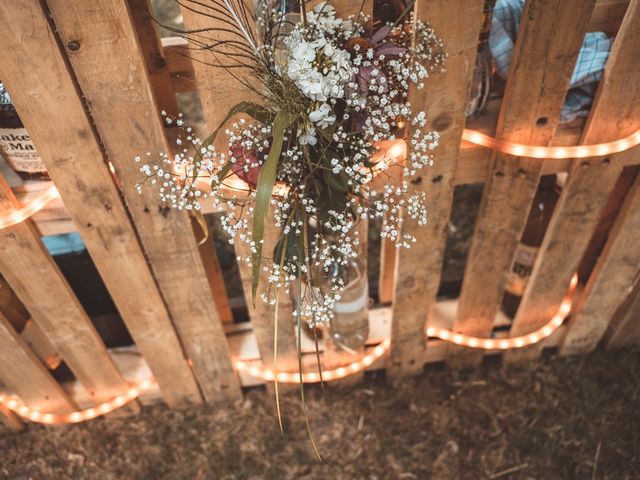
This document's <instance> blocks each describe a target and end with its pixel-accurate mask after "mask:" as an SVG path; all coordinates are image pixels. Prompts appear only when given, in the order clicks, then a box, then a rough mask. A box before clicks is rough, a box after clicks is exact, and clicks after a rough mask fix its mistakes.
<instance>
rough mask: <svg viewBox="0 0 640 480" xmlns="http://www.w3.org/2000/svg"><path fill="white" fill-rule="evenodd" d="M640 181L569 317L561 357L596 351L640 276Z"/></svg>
mask: <svg viewBox="0 0 640 480" xmlns="http://www.w3.org/2000/svg"><path fill="white" fill-rule="evenodd" d="M638 238H640V177H639V178H636V181H635V182H634V185H633V187H632V188H631V191H630V192H629V194H628V195H627V199H626V201H625V203H624V206H623V207H622V210H621V211H620V214H619V215H618V218H617V220H616V224H615V225H614V226H613V228H612V230H611V233H610V234H609V241H608V242H607V244H606V246H605V249H604V251H603V252H602V254H601V255H600V258H599V261H598V263H597V265H596V267H595V269H594V271H593V273H592V274H591V277H590V278H589V282H588V283H587V286H586V288H585V290H584V293H583V295H582V297H581V300H580V303H579V304H578V305H577V306H576V308H575V309H574V313H573V314H572V315H571V321H570V322H569V326H568V328H567V336H566V337H565V338H564V340H563V342H562V345H561V347H560V354H561V355H571V354H579V353H587V352H590V351H591V350H593V349H595V348H596V346H597V345H598V343H599V342H600V339H601V338H602V336H603V335H604V333H605V331H606V330H607V327H608V325H609V323H610V322H611V320H612V318H613V316H614V314H615V313H616V310H617V309H618V307H619V305H620V303H621V301H622V300H623V299H624V293H625V292H626V291H628V290H629V288H630V286H631V285H633V282H634V280H635V279H636V278H637V277H638V275H640V247H639V246H638Z"/></svg>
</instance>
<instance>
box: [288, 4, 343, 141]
mask: <svg viewBox="0 0 640 480" xmlns="http://www.w3.org/2000/svg"><path fill="white" fill-rule="evenodd" d="M306 20H307V21H306V25H305V24H304V23H299V24H298V25H296V27H295V28H294V29H293V31H292V32H291V34H290V35H289V37H288V38H287V39H286V40H285V41H284V44H285V45H286V47H287V49H288V57H287V61H286V75H287V77H288V78H289V79H291V80H292V81H293V82H294V83H295V85H296V86H297V87H298V88H299V89H300V91H301V92H302V94H303V95H305V96H306V97H308V98H309V99H311V100H313V102H314V106H315V109H314V110H311V111H309V112H308V113H309V121H310V124H308V125H306V126H305V128H304V129H302V130H301V131H300V132H299V140H300V142H301V143H302V144H303V145H305V144H310V145H315V144H316V143H317V138H316V135H315V128H314V127H318V128H321V129H322V128H326V127H328V126H330V125H333V123H334V122H335V121H336V116H335V115H334V114H333V111H332V109H331V106H330V105H329V103H327V102H330V103H331V104H335V100H336V99H340V98H344V97H345V87H346V85H347V84H348V83H349V81H350V80H351V79H352V78H353V76H354V74H355V68H354V66H353V65H352V63H351V59H350V55H349V52H347V51H346V50H344V49H343V48H340V47H339V46H338V45H337V44H336V42H335V39H336V36H337V37H338V38H349V37H351V35H352V34H353V25H352V23H351V22H350V21H345V20H342V19H340V18H336V15H335V9H334V8H333V7H332V6H331V5H329V4H328V3H327V2H321V3H319V4H318V5H316V7H315V8H314V10H313V11H312V12H308V13H307V17H306Z"/></svg>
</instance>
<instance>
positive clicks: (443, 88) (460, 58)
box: [387, 0, 483, 377]
mask: <svg viewBox="0 0 640 480" xmlns="http://www.w3.org/2000/svg"><path fill="white" fill-rule="evenodd" d="M482 6H483V2H482V0H464V1H460V2H457V4H456V12H455V14H453V13H452V12H451V2H449V1H447V0H434V1H426V0H419V1H418V2H416V6H415V9H416V10H415V12H416V15H415V16H416V18H418V19H421V20H424V21H427V22H429V23H430V24H431V26H432V27H433V28H434V29H435V31H436V33H437V34H438V35H439V36H440V37H442V39H443V41H444V44H445V45H446V49H447V52H448V53H449V57H448V58H447V61H446V69H447V71H446V73H445V74H443V75H439V74H434V75H432V77H431V78H429V79H427V80H426V81H425V87H424V89H423V90H417V89H413V90H412V91H411V93H410V102H411V105H412V107H413V110H414V111H415V112H417V111H419V110H424V111H426V112H427V119H428V127H429V128H431V129H434V130H437V131H438V132H439V133H440V145H439V147H438V149H437V150H436V152H435V161H434V165H433V166H432V167H429V168H428V169H426V170H425V171H424V172H420V174H419V175H418V176H417V177H416V178H412V179H411V183H412V185H413V189H414V191H424V192H426V194H427V198H428V209H429V211H430V212H431V214H430V216H429V222H428V223H427V225H426V226H424V227H418V226H413V225H412V223H411V222H407V225H406V227H405V228H406V231H407V233H410V234H412V235H414V236H415V237H416V238H417V240H418V241H417V243H415V244H414V245H413V246H412V247H411V248H410V249H402V250H400V251H399V252H398V265H397V267H396V268H397V279H396V291H395V303H394V305H393V320H392V344H391V361H390V362H389V367H388V369H387V371H388V373H389V375H390V376H392V377H393V376H399V375H403V374H410V373H418V372H420V371H421V370H422V358H423V353H424V348H425V340H426V339H425V322H426V321H427V319H428V318H429V317H430V315H431V311H432V309H433V306H434V305H435V299H436V294H437V291H438V284H439V282H440V272H441V269H442V262H443V257H444V247H445V239H446V232H445V228H446V226H447V222H448V220H449V212H450V210H451V203H452V200H453V176H454V173H455V166H456V159H457V157H458V151H459V148H460V139H461V136H462V130H463V128H464V123H465V114H464V112H465V106H466V101H467V95H468V91H469V85H470V81H471V76H472V73H473V65H474V61H475V55H476V47H477V45H478V35H479V33H480V27H481V23H482V22H481V20H482Z"/></svg>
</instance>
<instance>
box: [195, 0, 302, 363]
mask: <svg viewBox="0 0 640 480" xmlns="http://www.w3.org/2000/svg"><path fill="white" fill-rule="evenodd" d="M245 3H251V2H249V1H248V0H247V1H245ZM187 7H197V6H196V5H194V4H193V3H187V4H186V6H185V5H183V8H182V14H183V16H184V21H185V26H186V28H187V30H198V29H203V28H204V29H206V28H221V27H222V24H221V23H220V22H219V21H216V20H215V19H212V18H208V17H205V16H203V15H201V14H198V13H196V12H194V11H192V10H190V9H189V8H187ZM198 9H199V10H200V11H206V9H205V8H202V7H200V8H198ZM201 35H202V36H201V37H198V39H199V40H200V41H205V39H208V41H210V42H211V41H215V40H221V39H222V38H223V36H224V35H225V32H206V33H204V34H201ZM190 55H191V57H192V58H193V59H194V62H193V67H194V71H195V75H196V80H197V83H198V85H199V91H200V98H201V100H202V106H203V109H204V115H205V119H206V122H207V126H208V127H209V130H212V129H214V128H217V127H218V126H219V125H220V123H221V122H222V120H223V119H224V118H225V116H226V115H227V112H228V111H229V110H230V109H231V107H233V106H234V105H236V104H237V103H239V102H241V101H245V100H253V101H260V99H259V98H257V96H256V93H255V92H252V91H251V90H249V89H248V88H246V87H245V86H244V85H242V84H241V83H240V82H239V81H238V80H236V79H235V78H234V77H233V76H232V75H231V74H230V73H228V72H227V71H225V70H223V69H221V68H216V67H212V66H209V65H206V64H205V63H206V62H208V63H211V62H212V59H213V58H214V57H213V56H212V54H211V53H210V52H202V51H200V52H198V51H192V52H190ZM233 70H234V73H235V74H236V75H240V76H242V77H243V78H244V79H245V80H247V79H249V78H250V77H249V74H248V73H247V72H242V71H240V69H233ZM216 145H217V147H218V149H219V151H222V152H224V151H227V150H228V145H227V139H226V138H225V136H224V135H220V136H219V138H218V142H217V144H216ZM269 215H270V216H271V220H268V221H267V222H266V224H265V231H264V244H263V252H264V255H265V256H268V257H270V256H271V252H273V248H274V246H275V244H276V242H277V240H278V239H279V237H280V235H281V233H280V231H279V230H278V229H277V228H276V226H275V224H274V222H273V220H272V218H273V217H272V216H273V212H270V213H269ZM235 248H236V252H237V254H238V255H241V256H246V255H249V253H250V252H249V251H248V249H247V246H246V244H243V243H242V242H240V241H236V243H235ZM238 267H239V271H240V277H241V279H242V285H243V290H244V295H245V300H246V302H247V307H248V311H249V318H250V320H251V323H252V325H253V329H254V331H255V333H256V338H257V340H258V347H259V349H260V353H261V355H262V358H263V361H264V362H265V364H266V365H268V366H269V365H271V363H272V359H273V337H274V308H273V307H272V306H269V305H266V304H265V303H264V302H263V301H262V300H261V299H260V298H256V307H255V309H254V308H253V307H252V305H251V303H252V302H251V268H250V266H248V265H247V264H246V262H243V261H241V262H239V265H238ZM260 284H261V286H262V288H264V286H265V284H266V276H265V274H264V272H261V280H260ZM259 293H260V292H259ZM278 322H279V323H278V349H279V355H278V356H279V362H278V365H279V368H280V369H282V370H284V369H286V368H289V367H290V366H291V365H295V362H294V361H293V360H294V359H295V352H296V347H295V338H294V336H293V322H294V320H293V302H292V300H291V297H290V296H289V295H287V294H285V293H284V292H281V294H280V304H279V316H278Z"/></svg>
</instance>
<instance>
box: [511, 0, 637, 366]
mask: <svg viewBox="0 0 640 480" xmlns="http://www.w3.org/2000/svg"><path fill="white" fill-rule="evenodd" d="M639 50H640V0H633V1H632V2H631V3H630V5H629V9H628V11H627V15H626V16H625V18H624V21H623V22H622V26H621V27H620V32H619V34H618V36H617V37H616V40H615V42H614V44H613V48H612V51H611V54H610V56H609V60H608V61H607V65H606V67H605V71H604V74H603V77H602V80H601V81H600V86H599V88H598V92H597V94H596V98H595V99H594V104H593V107H592V109H591V114H590V116H589V119H588V121H587V124H586V126H585V130H584V133H583V136H582V141H581V143H582V144H585V145H589V144H593V143H600V142H609V141H613V140H616V139H618V138H621V137H624V136H627V135H629V134H631V133H632V132H634V131H635V130H637V129H638V128H640V62H638V55H637V53H638V51H639ZM627 155H634V156H637V154H635V153H633V152H624V153H622V154H618V155H612V156H610V157H604V158H592V159H582V160H574V161H573V162H572V165H571V169H570V171H569V178H568V181H567V184H566V185H565V186H564V188H563V190H562V194H561V195H560V199H559V201H558V204H557V206H556V210H555V212H554V216H553V218H552V220H551V224H550V225H549V229H548V231H547V235H546V237H545V240H544V242H543V244H542V247H541V248H540V252H539V259H540V260H539V261H538V262H537V263H536V265H535V267H534V269H533V272H532V274H531V278H530V280H529V284H528V285H527V288H526V289H525V292H524V296H523V299H522V303H521V304H520V309H519V311H518V314H517V315H516V318H515V319H514V324H513V327H512V331H511V333H512V335H513V336H515V335H520V334H523V333H526V332H528V331H531V330H535V329H536V328H538V327H539V326H541V325H542V324H544V323H545V322H547V321H548V319H549V318H550V317H551V315H553V313H554V312H555V310H556V309H557V308H558V305H560V303H561V301H562V297H563V296H564V294H565V291H566V288H567V285H569V281H570V280H571V277H572V276H573V274H574V273H575V272H576V271H577V269H578V267H579V265H580V261H581V259H582V256H583V254H584V252H585V250H586V248H587V246H588V244H589V240H590V239H591V237H592V234H593V232H594V230H595V228H596V226H597V224H598V222H599V220H600V217H601V214H602V210H603V209H604V207H605V205H606V202H607V199H608V198H609V196H610V194H611V192H612V191H613V188H614V186H615V184H616V182H617V180H618V177H619V175H620V173H621V171H622V166H623V164H624V161H618V159H620V158H624V157H625V156H627ZM603 280H605V281H606V279H603ZM618 300H619V301H621V300H622V299H621V298H619V297H618ZM539 353H540V347H539V346H536V345H533V346H531V347H527V348H525V349H521V350H519V351H517V352H507V354H506V355H505V360H506V361H507V362H517V361H525V360H532V359H534V358H536V357H537V356H538V355H539Z"/></svg>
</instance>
